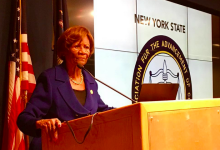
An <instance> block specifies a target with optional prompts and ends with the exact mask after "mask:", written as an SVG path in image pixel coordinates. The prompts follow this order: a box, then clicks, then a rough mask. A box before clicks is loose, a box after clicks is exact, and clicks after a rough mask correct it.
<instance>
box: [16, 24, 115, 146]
mask: <svg viewBox="0 0 220 150" xmlns="http://www.w3.org/2000/svg"><path fill="white" fill-rule="evenodd" d="M57 52H58V55H59V57H60V58H62V59H63V60H64V62H63V63H62V64H61V65H59V66H56V67H54V68H51V69H48V70H46V71H44V72H43V73H42V74H41V75H40V76H39V78H38V80H37V85H36V88H35V90H34V92H33V94H32V97H31V99H30V101H29V102H28V103H27V107H26V108H25V110H24V111H23V112H22V113H21V114H20V115H19V117H18V120H17V125H18V127H19V129H20V130H21V131H22V132H24V133H25V134H27V135H30V136H33V137H34V139H33V140H32V142H31V145H30V149H31V150H40V149H42V146H41V129H45V130H46V131H47V132H48V135H49V137H50V138H51V140H54V141H56V140H57V139H58V134H57V133H58V132H57V130H58V128H59V127H61V123H62V122H63V121H67V120H72V119H76V118H79V117H83V116H87V115H90V114H94V113H96V112H100V111H105V110H109V109H112V107H108V106H107V105H105V104H104V102H103V101H102V100H101V98H100V96H99V94H98V91H97V90H98V85H97V83H96V82H95V80H94V79H93V78H92V77H91V76H90V75H89V74H88V73H87V72H85V71H84V70H81V69H80V68H78V67H77V64H80V65H85V64H86V63H87V60H88V58H89V57H90V56H91V55H92V54H93V53H94V41H93V37H92V35H91V33H90V32H89V31H88V30H87V29H86V28H84V27H81V26H76V27H71V28H69V29H67V30H66V31H65V32H64V33H63V34H62V35H61V36H60V38H59V39H58V41H57Z"/></svg>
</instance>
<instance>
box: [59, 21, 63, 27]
mask: <svg viewBox="0 0 220 150" xmlns="http://www.w3.org/2000/svg"><path fill="white" fill-rule="evenodd" d="M59 25H60V27H61V28H63V20H60V21H59Z"/></svg>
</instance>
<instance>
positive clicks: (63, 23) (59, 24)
mask: <svg viewBox="0 0 220 150" xmlns="http://www.w3.org/2000/svg"><path fill="white" fill-rule="evenodd" d="M53 10H54V12H53V27H54V37H53V44H54V45H55V43H56V42H57V40H58V38H59V37H60V35H61V34H62V33H63V32H64V31H65V30H66V29H67V28H69V18H68V11H67V1H66V0H55V1H53ZM61 63H62V60H61V59H60V58H59V57H58V56H57V52H56V45H55V47H54V54H53V65H54V66H56V65H59V64H61Z"/></svg>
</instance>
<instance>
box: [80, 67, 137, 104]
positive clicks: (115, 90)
mask: <svg viewBox="0 0 220 150" xmlns="http://www.w3.org/2000/svg"><path fill="white" fill-rule="evenodd" d="M77 67H78V68H80V69H83V70H85V71H86V72H88V73H89V74H90V75H91V76H92V77H93V79H95V80H97V81H99V82H100V83H102V84H104V85H105V86H107V87H108V88H110V89H112V90H114V91H115V92H117V93H119V94H120V95H122V96H124V97H126V98H127V99H129V100H130V101H132V102H134V103H137V101H135V100H133V99H131V98H130V97H128V96H126V95H124V94H122V93H121V92H119V91H118V90H116V89H114V88H113V87H111V86H109V85H107V84H105V83H104V82H102V81H100V80H99V79H97V78H95V77H94V76H93V75H92V74H91V73H90V72H89V71H88V70H87V69H86V68H84V66H83V65H81V64H77Z"/></svg>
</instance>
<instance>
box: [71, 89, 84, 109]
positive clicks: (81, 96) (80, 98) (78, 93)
mask: <svg viewBox="0 0 220 150" xmlns="http://www.w3.org/2000/svg"><path fill="white" fill-rule="evenodd" d="M73 91H74V93H75V95H76V98H77V100H78V101H79V102H80V104H82V105H83V106H84V104H85V103H86V90H83V91H79V90H75V89H73Z"/></svg>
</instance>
